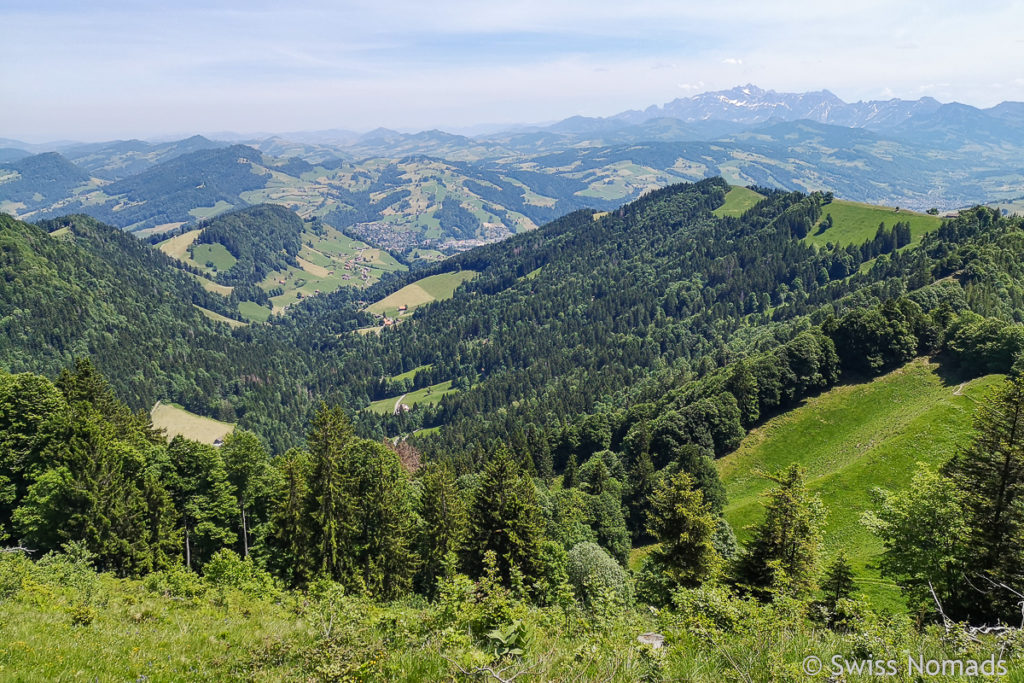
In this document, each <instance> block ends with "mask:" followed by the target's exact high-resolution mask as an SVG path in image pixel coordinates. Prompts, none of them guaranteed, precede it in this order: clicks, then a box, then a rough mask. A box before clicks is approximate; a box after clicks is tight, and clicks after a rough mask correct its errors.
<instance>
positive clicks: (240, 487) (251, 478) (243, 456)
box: [220, 430, 271, 557]
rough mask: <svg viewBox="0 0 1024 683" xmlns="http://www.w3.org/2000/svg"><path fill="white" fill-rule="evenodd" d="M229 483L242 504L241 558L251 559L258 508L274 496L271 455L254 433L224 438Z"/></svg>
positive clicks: (261, 516)
mask: <svg viewBox="0 0 1024 683" xmlns="http://www.w3.org/2000/svg"><path fill="white" fill-rule="evenodd" d="M220 452H221V456H222V457H223V458H224V465H225V467H226V469H227V475H228V481H229V482H230V483H231V486H232V489H233V492H234V495H235V499H236V500H237V501H238V535H239V537H240V538H241V541H242V547H241V556H242V557H248V556H249V535H250V533H251V531H250V530H251V528H252V526H253V521H254V520H253V519H252V517H253V514H254V510H253V508H254V507H259V508H265V503H266V501H267V498H268V497H269V494H270V490H269V488H270V482H269V478H270V475H271V467H270V455H269V454H268V453H267V451H266V449H265V448H263V444H261V443H260V440H259V438H258V437H257V436H256V435H255V434H253V433H252V432H247V431H244V430H239V431H235V432H233V433H231V434H229V435H228V436H227V437H225V439H224V444H223V445H222V446H221V448H220ZM263 512H264V510H263V509H260V510H259V511H258V513H257V514H256V520H255V521H256V522H257V523H259V522H261V521H264V519H263V515H262V514H259V513H263Z"/></svg>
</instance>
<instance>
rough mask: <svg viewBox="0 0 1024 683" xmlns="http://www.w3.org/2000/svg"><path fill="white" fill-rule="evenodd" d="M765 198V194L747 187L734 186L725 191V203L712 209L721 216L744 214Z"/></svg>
mask: <svg viewBox="0 0 1024 683" xmlns="http://www.w3.org/2000/svg"><path fill="white" fill-rule="evenodd" d="M762 199H764V195H762V194H758V193H757V192H754V191H753V190H748V189H747V188H745V187H740V186H734V187H733V188H732V189H730V190H729V191H728V192H726V193H725V203H724V204H722V205H721V206H720V207H718V208H717V209H715V210H714V211H712V213H713V214H715V215H716V216H718V217H719V218H723V217H725V216H737V217H738V216H742V215H743V214H744V213H746V212H747V210H748V209H750V208H751V207H753V206H754V205H755V204H757V203H758V202H759V201H761V200H762Z"/></svg>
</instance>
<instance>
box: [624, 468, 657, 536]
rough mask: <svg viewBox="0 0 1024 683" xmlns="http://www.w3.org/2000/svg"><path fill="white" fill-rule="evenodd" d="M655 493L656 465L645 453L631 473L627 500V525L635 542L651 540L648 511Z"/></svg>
mask: <svg viewBox="0 0 1024 683" xmlns="http://www.w3.org/2000/svg"><path fill="white" fill-rule="evenodd" d="M653 493H654V465H653V464H651V455H650V453H648V452H647V451H643V452H642V453H641V454H640V457H639V458H638V459H637V461H636V463H635V464H634V465H633V469H632V470H630V473H629V495H628V497H627V499H626V505H627V508H628V516H627V524H628V526H629V530H630V532H631V534H632V536H633V540H634V542H642V541H647V540H650V538H651V536H650V532H648V531H647V527H646V521H647V511H648V510H649V509H650V498H651V495H653Z"/></svg>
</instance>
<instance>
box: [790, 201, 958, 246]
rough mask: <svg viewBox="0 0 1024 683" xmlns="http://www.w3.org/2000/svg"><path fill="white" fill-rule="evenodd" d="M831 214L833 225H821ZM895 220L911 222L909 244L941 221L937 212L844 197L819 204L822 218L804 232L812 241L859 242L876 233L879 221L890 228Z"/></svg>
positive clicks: (917, 240) (838, 243) (819, 242)
mask: <svg viewBox="0 0 1024 683" xmlns="http://www.w3.org/2000/svg"><path fill="white" fill-rule="evenodd" d="M830 215H831V216H832V227H831V228H827V229H823V226H824V224H825V221H826V220H827V218H826V217H827V216H830ZM896 222H904V223H909V224H910V234H911V242H910V243H911V244H917V243H918V242H920V241H921V236H922V235H924V234H925V233H928V232H931V231H933V230H937V229H938V227H939V226H940V225H942V219H941V218H940V217H939V216H932V215H929V214H926V213H919V212H917V211H908V210H907V209H901V208H899V207H887V206H876V205H873V204H861V203H860V202H851V201H847V200H845V199H835V200H833V201H831V202H830V203H828V204H827V205H825V206H823V207H822V210H821V218H820V219H819V220H818V222H817V223H815V225H814V227H813V228H812V229H811V231H810V232H809V233H808V235H807V238H806V239H807V241H808V242H810V243H811V244H817V245H819V246H824V245H825V244H827V243H828V242H831V243H833V244H837V245H847V244H862V243H863V242H865V241H867V240H870V239H871V238H872V237H874V236H875V232H876V231H877V230H878V225H879V224H880V223H884V224H885V226H886V227H887V228H892V226H893V224H894V223H896Z"/></svg>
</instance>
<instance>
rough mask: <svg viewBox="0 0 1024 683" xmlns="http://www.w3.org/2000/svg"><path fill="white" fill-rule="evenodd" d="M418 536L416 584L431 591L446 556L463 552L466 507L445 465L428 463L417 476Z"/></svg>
mask: <svg viewBox="0 0 1024 683" xmlns="http://www.w3.org/2000/svg"><path fill="white" fill-rule="evenodd" d="M420 485H421V488H420V499H419V522H420V528H419V534H418V536H419V540H418V544H417V545H418V549H419V555H420V558H421V560H422V565H421V567H420V572H419V581H418V583H419V588H420V590H422V591H423V592H425V593H427V594H433V592H434V590H435V589H436V586H437V579H438V578H439V577H440V576H441V575H442V572H443V569H444V561H445V557H446V556H447V555H448V554H449V553H454V554H458V553H460V552H462V548H463V545H464V543H465V537H466V531H467V529H466V520H467V518H466V509H465V505H464V503H463V502H462V497H461V496H460V495H459V490H458V487H457V485H456V482H455V475H454V474H453V473H452V471H451V468H450V467H448V466H447V465H443V464H439V463H431V464H430V465H427V467H425V468H424V470H423V474H422V476H421V477H420Z"/></svg>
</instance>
